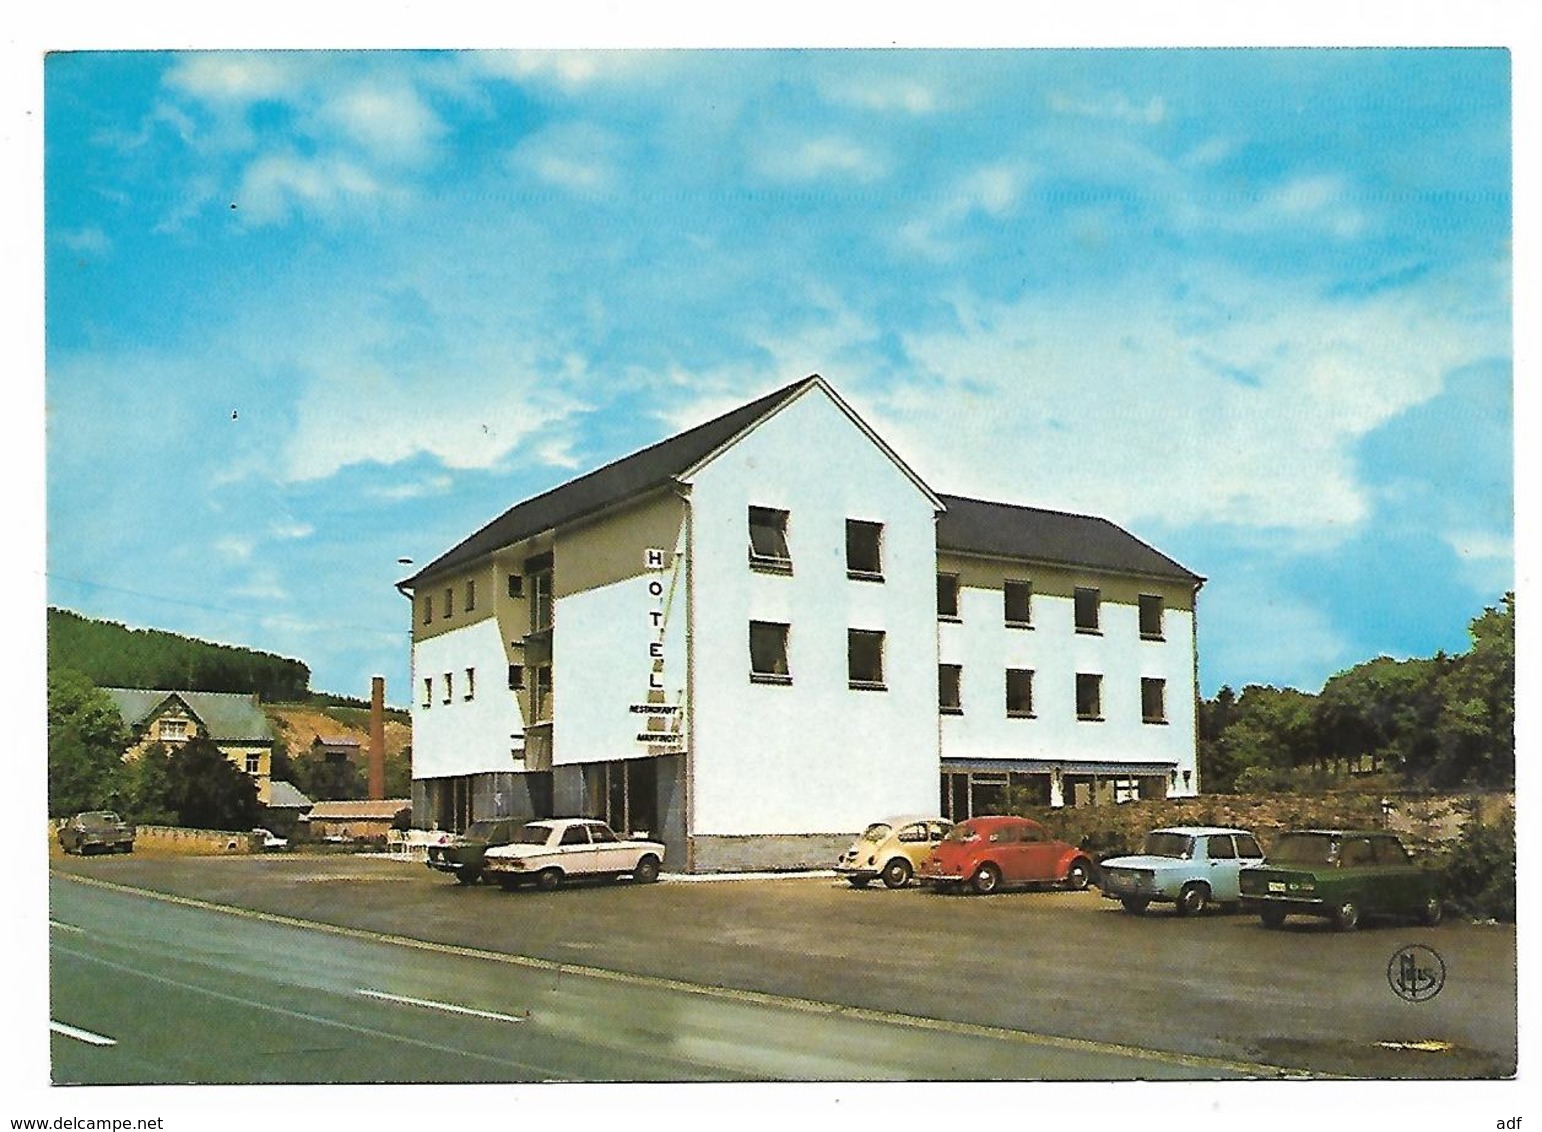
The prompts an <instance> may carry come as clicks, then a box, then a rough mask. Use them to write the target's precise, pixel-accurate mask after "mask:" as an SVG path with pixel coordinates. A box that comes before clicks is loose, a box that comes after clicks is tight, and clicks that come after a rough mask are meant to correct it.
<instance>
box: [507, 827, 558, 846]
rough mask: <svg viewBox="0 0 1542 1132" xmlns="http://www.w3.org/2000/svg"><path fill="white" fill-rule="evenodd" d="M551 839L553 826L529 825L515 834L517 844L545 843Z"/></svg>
mask: <svg viewBox="0 0 1542 1132" xmlns="http://www.w3.org/2000/svg"><path fill="white" fill-rule="evenodd" d="M550 839H551V826H549V825H527V826H525V827H524V828H523V829H521V830H520V831H519V832H518V833H516V834H515V835H514V844H516V845H545V844H546V842H547V841H549V840H550Z"/></svg>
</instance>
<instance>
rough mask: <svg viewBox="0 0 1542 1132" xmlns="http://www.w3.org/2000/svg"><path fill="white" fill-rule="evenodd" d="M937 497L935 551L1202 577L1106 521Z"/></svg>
mask: <svg viewBox="0 0 1542 1132" xmlns="http://www.w3.org/2000/svg"><path fill="white" fill-rule="evenodd" d="M938 498H940V499H941V500H942V502H943V505H944V506H945V507H947V510H946V511H944V512H943V513H942V514H941V515H939V516H938V517H937V549H938V550H939V551H948V550H952V551H957V552H958V553H960V554H981V555H992V556H999V557H1002V558H1026V559H1032V560H1034V561H1036V562H1056V563H1065V564H1067V565H1070V566H1083V567H1087V568H1088V569H1093V570H1108V571H1112V572H1114V573H1119V574H1144V575H1147V576H1149V577H1156V578H1173V579H1175V580H1181V581H1185V582H1201V581H1203V580H1204V579H1203V578H1201V577H1200V576H1199V575H1198V574H1196V573H1194V572H1193V571H1191V570H1189V569H1187V568H1186V567H1184V566H1180V565H1179V564H1178V563H1177V562H1174V561H1173V560H1172V559H1171V558H1169V557H1167V555H1165V554H1163V553H1162V552H1161V551H1159V550H1157V549H1155V548H1154V547H1151V546H1148V545H1147V544H1146V543H1143V542H1141V541H1140V539H1138V538H1136V537H1135V536H1134V535H1132V534H1130V533H1129V532H1128V531H1126V530H1124V529H1122V528H1120V527H1117V526H1115V525H1114V524H1113V523H1110V522H1109V521H1108V520H1107V519H1099V518H1096V517H1094V516H1091V515H1072V514H1068V513H1067V512H1064V511H1045V510H1043V509H1042V508H1039V507H1020V506H1018V505H1016V504H1012V503H989V502H986V501H985V500H983V499H966V498H964V497H962V496H958V495H939V496H938Z"/></svg>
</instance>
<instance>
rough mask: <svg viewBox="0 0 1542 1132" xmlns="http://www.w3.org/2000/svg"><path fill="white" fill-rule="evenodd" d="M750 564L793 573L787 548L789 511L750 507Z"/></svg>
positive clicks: (777, 572)
mask: <svg viewBox="0 0 1542 1132" xmlns="http://www.w3.org/2000/svg"><path fill="white" fill-rule="evenodd" d="M750 565H751V566H753V567H754V568H755V569H757V570H767V571H770V572H771V573H774V574H790V573H792V556H791V554H789V553H788V550H787V512H786V511H777V510H775V509H773V508H770V507H751V508H750Z"/></svg>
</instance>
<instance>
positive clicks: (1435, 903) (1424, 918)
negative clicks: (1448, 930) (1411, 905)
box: [1419, 896, 1444, 928]
mask: <svg viewBox="0 0 1542 1132" xmlns="http://www.w3.org/2000/svg"><path fill="white" fill-rule="evenodd" d="M1443 914H1444V909H1442V908H1441V906H1440V897H1438V896H1431V897H1430V898H1429V899H1428V900H1426V901H1425V902H1424V911H1422V912H1421V913H1420V914H1419V922H1420V923H1421V924H1423V925H1424V926H1425V927H1427V928H1433V927H1434V926H1435V925H1436V924H1438V923H1440V919H1441V916H1442V915H1443Z"/></svg>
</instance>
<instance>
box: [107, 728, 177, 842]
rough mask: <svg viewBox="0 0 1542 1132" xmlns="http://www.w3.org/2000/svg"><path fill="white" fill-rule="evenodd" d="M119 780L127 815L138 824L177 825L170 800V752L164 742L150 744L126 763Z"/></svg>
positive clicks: (125, 814)
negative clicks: (168, 797) (168, 794)
mask: <svg viewBox="0 0 1542 1132" xmlns="http://www.w3.org/2000/svg"><path fill="white" fill-rule="evenodd" d="M120 781H121V784H122V785H121V791H120V793H121V795H122V799H123V802H122V806H123V813H124V816H126V817H128V818H129V819H130V820H131V821H133V822H135V823H137V824H139V825H176V824H177V812H176V811H175V810H174V809H173V808H172V806H171V803H170V802H169V801H168V800H167V793H168V791H169V789H170V783H171V753H170V752H169V751H167V749H166V747H165V745H164V744H161V743H151V744H150V745H149V746H148V747H146V748H145V749H144V751H143V752H141V753H140V755H139V756H138V757H137V758H133V759H129V760H128V761H127V762H125V763H124V764H123V770H122V773H121V778H120Z"/></svg>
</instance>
